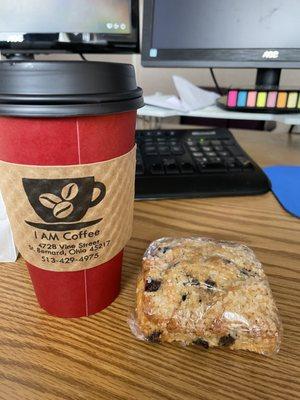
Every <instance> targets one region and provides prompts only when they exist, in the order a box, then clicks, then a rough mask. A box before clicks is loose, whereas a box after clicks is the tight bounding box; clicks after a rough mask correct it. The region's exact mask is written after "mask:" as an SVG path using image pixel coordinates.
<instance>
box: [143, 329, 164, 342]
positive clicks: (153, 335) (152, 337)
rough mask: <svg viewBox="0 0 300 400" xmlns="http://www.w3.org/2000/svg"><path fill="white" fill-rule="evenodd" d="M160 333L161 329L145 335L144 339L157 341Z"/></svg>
mask: <svg viewBox="0 0 300 400" xmlns="http://www.w3.org/2000/svg"><path fill="white" fill-rule="evenodd" d="M161 334H162V332H161V331H154V332H152V333H151V334H150V335H149V336H147V337H146V340H148V342H152V343H159V342H160V335H161Z"/></svg>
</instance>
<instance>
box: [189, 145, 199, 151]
mask: <svg viewBox="0 0 300 400" xmlns="http://www.w3.org/2000/svg"><path fill="white" fill-rule="evenodd" d="M190 150H191V151H198V150H199V147H198V146H190Z"/></svg>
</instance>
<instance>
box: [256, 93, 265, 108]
mask: <svg viewBox="0 0 300 400" xmlns="http://www.w3.org/2000/svg"><path fill="white" fill-rule="evenodd" d="M266 102H267V92H258V94H257V100H256V107H265V106H266Z"/></svg>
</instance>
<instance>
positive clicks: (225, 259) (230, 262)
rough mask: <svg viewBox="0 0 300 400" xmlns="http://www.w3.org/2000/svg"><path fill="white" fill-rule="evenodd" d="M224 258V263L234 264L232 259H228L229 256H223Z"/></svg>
mask: <svg viewBox="0 0 300 400" xmlns="http://www.w3.org/2000/svg"><path fill="white" fill-rule="evenodd" d="M222 260H223V262H224V264H227V265H229V264H232V261H231V260H228V258H223V259H222Z"/></svg>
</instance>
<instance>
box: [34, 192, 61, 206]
mask: <svg viewBox="0 0 300 400" xmlns="http://www.w3.org/2000/svg"><path fill="white" fill-rule="evenodd" d="M39 201H40V203H41V204H43V206H44V207H47V208H51V209H52V208H54V207H55V206H56V205H57V204H58V203H60V202H61V198H60V197H58V196H56V195H55V194H52V193H44V194H41V195H40V197H39Z"/></svg>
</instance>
